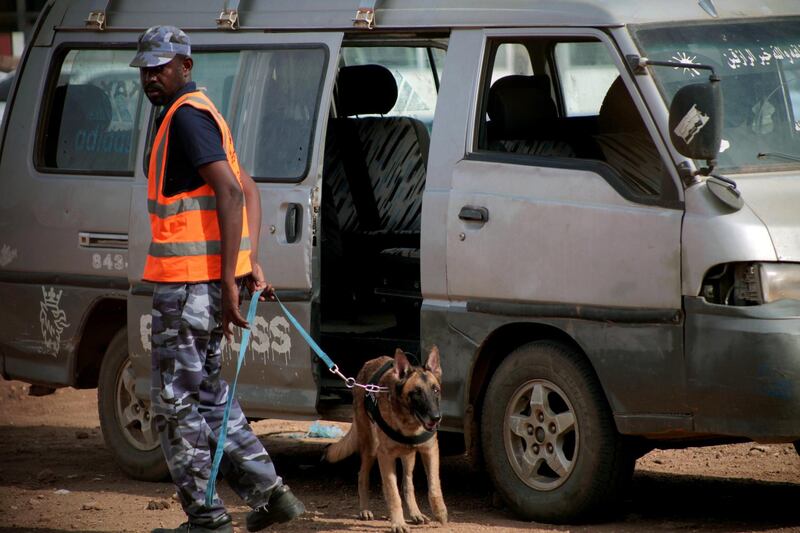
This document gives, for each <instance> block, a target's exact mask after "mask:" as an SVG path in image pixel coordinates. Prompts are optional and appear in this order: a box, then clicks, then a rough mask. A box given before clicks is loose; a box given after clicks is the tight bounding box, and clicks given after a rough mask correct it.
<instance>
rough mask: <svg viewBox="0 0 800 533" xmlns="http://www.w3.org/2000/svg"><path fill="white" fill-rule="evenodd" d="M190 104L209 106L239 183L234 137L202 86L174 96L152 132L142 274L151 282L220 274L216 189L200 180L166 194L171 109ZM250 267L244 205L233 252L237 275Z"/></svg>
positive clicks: (207, 278) (213, 277) (209, 277)
mask: <svg viewBox="0 0 800 533" xmlns="http://www.w3.org/2000/svg"><path fill="white" fill-rule="evenodd" d="M182 105H191V106H192V107H195V108H197V109H200V110H202V111H206V112H208V113H209V114H210V115H211V117H212V118H213V119H214V121H215V122H216V124H217V127H218V128H219V131H220V134H221V137H222V147H223V149H224V151H225V155H226V157H227V160H228V164H229V165H230V167H231V170H232V171H233V174H234V176H235V177H236V179H237V181H239V186H241V179H240V170H239V162H238V158H237V156H236V151H235V150H234V147H233V137H232V136H231V133H230V129H229V128H228V125H227V124H226V123H225V119H224V118H223V117H222V115H220V113H219V111H217V109H216V108H215V107H214V104H213V103H212V102H211V101H210V100H209V99H208V98H207V97H206V96H205V95H204V94H203V93H201V92H199V91H198V92H192V93H188V94H185V95H183V96H181V97H180V98H178V99H177V100H176V101H175V102H174V103H173V104H172V105H171V106H170V108H169V109H168V110H167V112H166V114H165V115H164V120H163V122H162V123H161V126H160V127H159V129H158V132H157V133H156V137H155V140H154V143H153V150H152V152H151V156H150V164H149V166H148V180H149V183H148V194H147V210H148V212H149V213H150V224H151V230H152V235H153V240H152V243H151V245H150V250H149V253H148V255H147V262H146V263H145V269H144V275H143V276H142V277H143V279H145V280H148V281H155V282H198V281H210V280H218V279H220V277H221V274H222V260H221V253H222V242H221V241H220V240H219V234H220V231H219V220H218V218H217V199H216V196H215V194H214V190H213V189H212V188H211V187H210V186H209V185H208V184H203V185H202V186H200V187H198V188H197V189H195V190H193V191H188V192H182V193H178V194H176V195H174V196H170V197H166V196H164V194H163V186H164V185H163V184H164V176H165V172H166V163H167V158H168V157H169V128H170V124H171V122H172V117H173V116H174V114H175V111H177V109H178V108H179V107H180V106H182ZM249 272H250V236H249V229H248V224H247V211H246V209H244V207H243V208H242V239H241V243H240V245H239V254H238V257H237V258H236V269H235V275H236V276H237V277H238V276H243V275H245V274H247V273H249Z"/></svg>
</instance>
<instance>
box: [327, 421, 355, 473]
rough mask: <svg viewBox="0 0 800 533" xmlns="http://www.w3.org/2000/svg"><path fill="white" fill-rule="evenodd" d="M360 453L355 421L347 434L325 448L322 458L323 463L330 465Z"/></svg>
mask: <svg viewBox="0 0 800 533" xmlns="http://www.w3.org/2000/svg"><path fill="white" fill-rule="evenodd" d="M356 451H358V437H357V429H356V424H355V421H354V422H353V423H352V424H351V425H350V430H349V431H348V432H347V434H346V435H345V436H344V437H342V438H341V439H339V440H338V441H336V442H334V443H333V444H331V445H329V446H328V447H327V448H325V454H324V455H323V457H322V460H323V461H327V462H329V463H336V462H338V461H341V460H342V459H345V458H346V457H350V456H351V455H353V454H354V453H356Z"/></svg>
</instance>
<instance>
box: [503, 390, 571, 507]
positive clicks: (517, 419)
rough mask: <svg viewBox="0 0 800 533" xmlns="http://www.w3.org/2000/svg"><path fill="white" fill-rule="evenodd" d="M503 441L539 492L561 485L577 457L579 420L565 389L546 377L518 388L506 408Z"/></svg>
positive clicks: (510, 456) (518, 468) (520, 474)
mask: <svg viewBox="0 0 800 533" xmlns="http://www.w3.org/2000/svg"><path fill="white" fill-rule="evenodd" d="M503 443H504V445H505V448H506V455H508V460H509V462H510V463H511V466H512V467H513V469H514V473H516V474H517V476H518V477H519V479H520V480H521V481H523V482H524V483H525V484H526V485H528V486H529V487H531V488H533V489H536V490H540V491H547V490H553V489H556V488H558V487H560V486H561V485H562V484H563V483H564V482H565V481H566V480H567V478H569V476H570V474H571V473H572V470H573V468H574V466H575V460H576V459H577V457H578V422H577V420H576V418H575V410H574V409H573V407H572V403H571V402H570V401H569V398H567V395H566V394H564V391H562V390H561V389H560V388H559V387H558V386H557V385H556V384H554V383H552V382H550V381H548V380H546V379H534V380H531V381H528V382H526V383H525V384H523V385H522V386H521V387H519V388H518V389H517V391H516V392H515V393H514V395H513V396H512V397H511V401H510V402H509V403H508V407H507V408H506V415H505V419H504V423H503Z"/></svg>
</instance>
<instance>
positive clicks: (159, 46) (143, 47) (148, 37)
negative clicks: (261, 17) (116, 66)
mask: <svg viewBox="0 0 800 533" xmlns="http://www.w3.org/2000/svg"><path fill="white" fill-rule="evenodd" d="M178 54H180V55H184V56H190V55H192V49H191V46H189V36H188V35H186V33H184V31H183V30H181V29H180V28H176V27H175V26H153V27H152V28H149V29H147V31H145V32H144V33H143V34H142V35H141V36H140V37H139V46H138V50H137V53H136V56H135V57H134V58H133V61H131V66H132V67H138V68H141V67H158V66H161V65H164V64H166V63H169V62H170V61H171V60H172V58H173V57H175V56H176V55H178Z"/></svg>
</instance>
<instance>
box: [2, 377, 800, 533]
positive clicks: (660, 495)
mask: <svg viewBox="0 0 800 533" xmlns="http://www.w3.org/2000/svg"><path fill="white" fill-rule="evenodd" d="M27 388H28V386H27V385H24V384H22V383H19V382H14V381H0V531H31V532H35V533H51V532H57V531H108V532H119V531H131V532H143V531H149V530H150V529H151V528H153V527H159V526H169V527H174V526H175V525H177V524H179V523H180V522H182V521H183V513H182V511H181V509H180V506H179V505H178V504H177V502H175V501H174V500H173V498H172V495H173V492H174V491H173V488H172V485H171V484H170V483H167V482H164V483H145V482H138V481H132V480H130V479H127V478H126V477H124V476H123V475H122V474H121V473H120V471H119V470H118V469H117V468H116V466H115V464H114V462H113V459H112V457H111V455H110V454H109V452H108V451H107V450H106V449H105V447H104V444H103V437H102V435H101V433H100V429H99V424H98V418H97V399H96V391H95V390H84V391H77V390H73V389H62V390H58V391H56V393H55V394H52V395H49V396H44V397H38V398H37V397H30V396H28V395H27ZM342 426H343V427H345V426H346V425H344V424H343V425H342ZM307 427H308V424H307V423H300V422H287V421H280V420H270V421H261V422H257V423H256V424H254V429H255V430H256V432H257V433H258V434H259V436H260V437H261V439H262V440H263V441H264V442H265V444H266V446H267V449H268V450H269V451H270V453H271V455H272V457H273V459H274V461H275V463H276V465H277V467H278V471H279V473H280V474H282V475H283V476H284V478H285V480H286V481H287V483H289V484H290V485H291V486H292V489H293V491H294V492H295V493H296V494H298V495H299V496H300V497H301V498H302V499H303V500H304V502H305V503H306V506H307V508H308V513H307V514H306V515H305V516H304V517H302V518H300V519H298V520H295V521H293V522H292V523H290V524H287V525H285V526H283V527H280V528H279V529H274V530H275V531H291V532H304V531H325V532H339V531H361V532H379V531H386V530H387V529H388V522H386V521H385V518H386V508H385V506H384V505H383V502H382V498H381V497H380V495H379V492H380V485H379V476H378V473H377V468H376V471H375V472H374V477H373V493H374V494H375V498H376V502H375V505H374V506H373V510H374V511H375V512H376V520H374V521H370V522H361V521H359V520H358V519H357V518H356V516H357V512H358V509H357V505H356V491H357V489H356V471H357V464H358V463H357V460H355V461H350V462H345V463H342V464H337V465H319V463H318V458H319V456H320V452H321V450H322V448H323V447H324V445H325V444H326V443H327V442H330V441H326V440H321V439H303V438H297V437H301V436H302V434H303V432H304V431H305V430H306V428H307ZM418 467H419V465H418ZM420 470H421V468H420ZM420 474H421V472H420ZM222 484H223V485H224V483H222ZM442 485H443V488H444V496H445V501H446V503H447V506H448V509H449V512H450V518H451V523H449V524H447V525H446V526H444V527H441V526H438V525H436V524H434V525H432V526H427V527H423V526H413V527H412V531H413V532H417V531H439V532H450V531H452V532H459V533H477V532H492V533H499V532H516V531H519V532H522V531H525V532H530V531H534V532H538V531H576V532H577V531H603V532H612V531H624V532H633V531H637V532H638V531H681V532H689V531H717V532H722V531H724V532H748V531H753V532H755V531H758V532H762V531H771V532H778V531H780V532H787V531H798V532H800V457H798V455H797V453H795V450H794V448H793V447H792V446H787V445H755V444H739V445H730V446H715V447H710V448H696V449H688V450H679V451H676V450H672V451H654V452H652V453H650V454H648V455H647V456H645V457H643V458H642V459H640V460H639V462H638V463H637V465H636V474H635V476H634V480H633V484H632V487H631V491H630V494H629V495H628V497H627V499H626V501H625V504H624V510H623V513H622V514H621V515H620V516H619V517H617V518H616V519H615V520H614V521H613V522H608V523H604V524H595V525H591V526H585V525H582V526H549V525H546V524H536V523H528V522H520V521H518V520H515V519H514V517H513V516H512V515H511V514H510V513H509V512H508V511H507V510H506V509H504V508H503V507H502V505H500V504H499V502H497V501H496V500H497V499H496V498H493V492H492V490H491V487H490V485H489V483H488V482H487V480H486V477H485V475H484V474H483V473H481V472H479V471H475V470H473V469H471V468H470V467H469V466H468V464H467V463H466V461H465V460H464V459H463V458H461V457H447V458H443V461H442ZM417 489H418V501H419V502H420V506H421V507H422V509H423V512H426V509H427V503H426V497H425V494H424V479H423V476H422V475H420V477H419V481H418V482H417ZM222 496H223V499H225V501H226V502H227V504H228V506H229V510H230V512H231V513H232V515H233V517H234V520H235V522H236V524H237V528H236V529H237V530H238V531H244V530H245V529H244V526H243V524H244V516H245V513H246V512H247V508H246V507H244V506H242V505H241V504H240V502H239V501H237V499H236V497H235V496H234V495H233V493H232V492H231V491H230V490H228V489H227V487H223V488H222ZM148 507H150V509H148ZM378 518H380V519H378ZM239 524H241V525H239Z"/></svg>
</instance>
